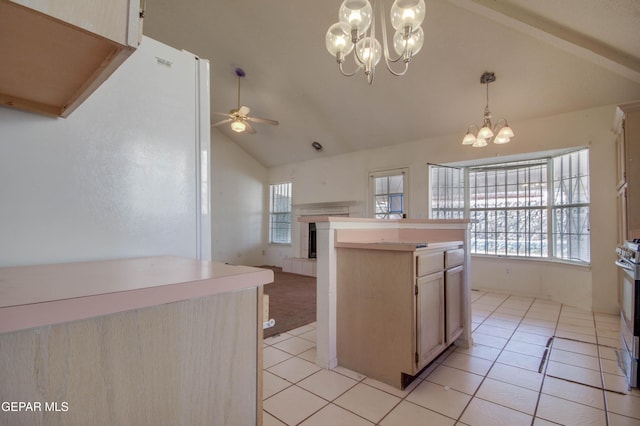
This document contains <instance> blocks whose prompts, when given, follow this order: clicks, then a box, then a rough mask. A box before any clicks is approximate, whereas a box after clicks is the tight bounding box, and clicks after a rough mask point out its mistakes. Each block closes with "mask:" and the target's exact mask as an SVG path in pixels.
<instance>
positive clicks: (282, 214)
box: [269, 181, 293, 245]
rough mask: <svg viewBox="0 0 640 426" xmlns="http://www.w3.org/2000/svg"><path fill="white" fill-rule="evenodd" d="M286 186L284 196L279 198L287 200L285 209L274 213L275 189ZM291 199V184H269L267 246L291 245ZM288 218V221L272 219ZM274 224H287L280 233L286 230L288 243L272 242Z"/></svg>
mask: <svg viewBox="0 0 640 426" xmlns="http://www.w3.org/2000/svg"><path fill="white" fill-rule="evenodd" d="M285 186H286V191H285V196H284V197H281V198H282V199H285V198H288V200H289V201H288V203H285V209H284V210H282V211H274V205H275V198H274V195H275V194H274V192H275V190H277V189H284V188H285ZM286 195H288V197H286ZM292 199H293V183H292V182H290V181H288V182H279V183H272V184H269V244H273V245H291V240H292V235H291V233H292V226H291V219H292V213H293V212H292ZM287 216H288V221H287V220H275V221H274V219H275V218H276V217H278V218H282V217H284V218H286V217H287ZM274 224H287V226H286V228H283V229H280V231H283V230H286V231H287V232H286V233H287V234H288V241H274V237H275V234H276V233H275V232H274Z"/></svg>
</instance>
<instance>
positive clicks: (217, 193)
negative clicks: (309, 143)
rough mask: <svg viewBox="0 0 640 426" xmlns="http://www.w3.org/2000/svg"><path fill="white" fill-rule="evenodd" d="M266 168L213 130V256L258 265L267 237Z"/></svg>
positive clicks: (214, 258)
mask: <svg viewBox="0 0 640 426" xmlns="http://www.w3.org/2000/svg"><path fill="white" fill-rule="evenodd" d="M266 182H267V169H266V168H265V167H264V166H262V165H261V164H260V163H258V162H257V161H256V160H255V159H253V157H251V156H250V155H249V154H247V152H246V151H244V150H243V149H242V148H240V147H239V146H238V145H237V144H235V143H233V142H231V141H230V140H229V139H228V138H227V137H226V136H224V135H223V134H222V133H221V132H219V131H218V130H217V129H212V130H211V204H212V207H211V212H212V215H211V217H212V223H211V233H212V236H213V238H212V258H213V260H216V261H219V262H227V263H231V264H242V265H250V266H259V265H264V264H265V256H264V254H263V251H264V250H265V249H266V246H265V244H266V241H267V238H268V231H267V219H268V218H267V216H268V214H267V213H268V208H265V206H266V202H267V197H268V192H269V186H268V184H267V183H266Z"/></svg>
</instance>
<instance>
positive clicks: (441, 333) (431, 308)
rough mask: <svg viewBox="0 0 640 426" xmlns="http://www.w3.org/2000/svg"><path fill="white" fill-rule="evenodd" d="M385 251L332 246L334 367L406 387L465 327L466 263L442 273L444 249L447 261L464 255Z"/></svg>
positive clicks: (457, 250) (457, 252) (456, 250)
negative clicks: (335, 256)
mask: <svg viewBox="0 0 640 426" xmlns="http://www.w3.org/2000/svg"><path fill="white" fill-rule="evenodd" d="M388 247H389V246H385V245H384V244H378V245H375V244H372V248H371V249H367V248H364V249H361V248H351V247H337V248H336V250H337V258H336V270H337V299H336V300H337V302H336V335H337V340H336V349H337V356H338V365H340V366H342V367H345V368H348V369H351V370H353V371H357V372H359V373H361V374H364V375H366V376H368V377H371V378H372V379H375V380H378V381H381V382H383V383H386V384H388V385H391V386H394V387H396V388H400V389H403V388H404V387H405V386H406V385H407V384H408V383H410V382H411V380H412V379H413V377H415V376H416V375H418V374H419V373H420V372H421V370H423V369H424V368H425V367H426V366H427V365H428V364H429V363H430V362H432V361H433V360H434V359H435V358H437V357H438V355H440V354H441V353H442V352H443V351H444V350H445V349H446V348H447V347H448V346H449V345H451V344H452V343H453V342H454V340H455V339H456V338H458V337H459V336H460V335H461V334H462V332H463V330H464V320H465V315H466V313H465V310H464V300H465V297H464V291H465V288H466V287H465V285H464V274H463V273H462V271H463V266H457V265H456V267H454V268H451V269H447V270H446V272H444V271H445V267H447V268H448V267H449V266H452V265H446V264H445V252H446V250H447V249H452V256H449V257H450V258H451V262H450V263H452V264H461V263H463V261H464V250H462V249H460V248H459V244H456V243H451V246H449V247H446V246H445V247H439V248H434V249H427V250H417V251H413V249H411V250H398V249H395V248H391V249H385V248H388ZM447 279H448V281H449V282H447ZM447 321H448V325H447Z"/></svg>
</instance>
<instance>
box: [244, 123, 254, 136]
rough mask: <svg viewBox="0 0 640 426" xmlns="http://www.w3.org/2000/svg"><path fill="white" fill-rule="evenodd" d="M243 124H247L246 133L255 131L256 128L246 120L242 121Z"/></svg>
mask: <svg viewBox="0 0 640 426" xmlns="http://www.w3.org/2000/svg"><path fill="white" fill-rule="evenodd" d="M244 125H245V126H247V127H246V129H245V131H246V132H247V133H251V134H254V133H255V132H256V129H254V128H253V126H251V124H249V123H247V122H246V121H245V122H244Z"/></svg>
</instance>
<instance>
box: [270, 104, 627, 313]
mask: <svg viewBox="0 0 640 426" xmlns="http://www.w3.org/2000/svg"><path fill="white" fill-rule="evenodd" d="M614 111H615V107H614V106H607V107H600V108H595V109H589V110H584V111H577V112H572V113H568V114H561V115H557V116H552V117H547V118H542V119H537V120H531V121H526V122H512V123H510V124H511V125H512V127H513V129H514V131H515V132H516V138H514V139H513V141H512V142H511V143H510V144H507V145H500V146H498V145H491V146H488V147H486V148H482V149H476V148H471V147H469V146H462V145H461V144H460V141H461V139H462V136H463V133H464V132H463V131H461V133H460V134H454V135H446V136H442V137H436V138H431V139H425V140H420V141H415V142H409V143H405V144H402V145H396V146H393V147H385V148H380V149H372V150H367V151H361V152H357V153H351V154H345V155H339V156H334V157H324V158H320V159H316V160H311V161H306V162H303V163H296V164H289V165H285V166H280V167H275V168H272V169H270V170H269V182H281V181H286V180H291V181H292V182H293V203H294V204H305V203H318V202H336V201H354V202H357V203H364V205H366V202H367V193H368V186H367V179H368V178H367V176H368V173H369V172H370V171H375V170H383V169H392V168H398V167H408V168H409V188H408V192H409V209H408V217H409V218H426V217H427V216H428V168H427V163H428V162H431V163H448V162H457V161H466V160H473V159H479V158H489V157H500V156H507V155H514V154H522V153H529V152H539V151H546V150H552V149H558V148H567V147H580V146H588V147H589V148H590V149H591V155H590V159H591V160H590V166H591V170H590V173H591V258H592V263H591V267H590V268H589V267H586V268H585V267H575V266H571V265H562V264H555V263H551V262H544V261H542V262H537V263H536V265H538V266H533V268H534V269H536V272H535V273H532V272H531V270H530V268H531V267H532V266H531V265H532V264H531V263H528V262H525V263H523V262H522V260H517V259H516V260H511V259H503V258H499V259H486V258H485V259H482V260H481V261H479V260H478V259H474V260H473V262H472V268H473V269H472V285H473V287H474V288H485V289H493V290H496V291H510V292H511V291H513V292H520V293H521V294H529V295H534V296H538V297H544V298H553V299H555V300H558V301H560V302H563V303H568V304H572V305H574V306H580V307H583V308H592V307H593V309H594V310H598V311H606V312H617V308H618V306H617V290H616V288H617V287H616V276H617V271H616V269H615V266H614V264H613V262H614V260H615V244H616V202H615V195H616V192H615V184H616V178H615V149H614V135H613V133H612V132H611V130H610V129H611V126H612V123H613V116H614ZM499 160H500V159H499V158H497V161H499ZM294 226H296V225H295V224H294ZM297 251H298V247H297V246H296V241H295V240H294V245H293V246H291V247H289V248H287V249H286V250H285V249H284V248H283V247H273V246H270V247H269V248H268V254H267V257H270V258H271V257H272V258H274V259H278V258H282V257H284V256H295V253H297ZM274 252H277V253H276V254H273V253H274ZM272 254H273V256H272ZM480 262H481V263H480ZM506 268H509V273H510V274H511V275H513V276H517V277H520V278H521V279H520V280H518V282H519V285H518V288H515V287H508V286H507V287H505V282H504V279H503V278H504V277H502V278H501V277H498V276H496V272H495V271H503V272H502V273H504V271H505V270H506ZM549 271H553V273H551V274H549V273H548V272H549ZM509 281H512V280H509Z"/></svg>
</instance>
